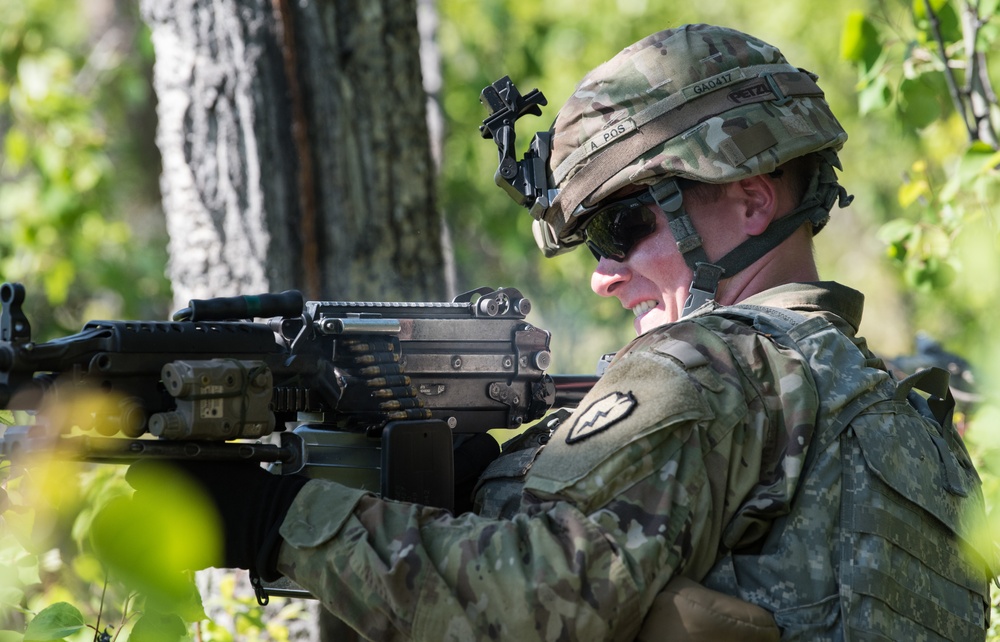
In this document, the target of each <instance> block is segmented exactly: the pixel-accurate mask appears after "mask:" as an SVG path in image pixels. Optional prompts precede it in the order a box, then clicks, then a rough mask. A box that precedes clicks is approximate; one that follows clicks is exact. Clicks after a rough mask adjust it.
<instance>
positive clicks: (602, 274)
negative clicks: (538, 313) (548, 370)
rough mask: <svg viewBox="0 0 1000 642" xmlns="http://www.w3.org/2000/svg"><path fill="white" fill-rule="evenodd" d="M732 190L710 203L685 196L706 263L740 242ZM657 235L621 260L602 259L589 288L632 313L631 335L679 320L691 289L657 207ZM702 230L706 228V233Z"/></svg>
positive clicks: (651, 206)
mask: <svg viewBox="0 0 1000 642" xmlns="http://www.w3.org/2000/svg"><path fill="white" fill-rule="evenodd" d="M737 198H738V197H737V194H736V192H735V190H730V189H727V190H726V193H725V195H724V196H722V197H721V198H719V199H718V200H715V201H712V202H710V203H709V202H704V201H699V200H696V199H689V198H687V197H685V202H684V206H685V209H686V210H687V212H688V215H689V216H690V217H691V220H692V222H693V223H694V225H695V229H697V230H698V232H699V233H700V234H701V237H702V239H703V243H704V245H705V251H706V252H707V253H708V256H709V258H710V259H714V258H718V257H719V256H722V255H723V254H724V253H725V252H726V251H728V249H729V248H732V247H735V245H736V244H737V243H738V242H739V241H740V240H741V239H740V238H738V234H739V232H738V231H737V230H738V226H736V225H733V223H734V222H735V221H732V220H730V219H734V218H735V217H736V215H737V214H736V213H737V212H738V211H739V210H738V206H739V203H738V200H737ZM649 207H650V208H651V209H652V210H653V211H655V213H656V230H655V231H654V232H653V233H652V234H650V235H649V236H646V237H645V238H643V239H642V240H641V241H639V242H638V243H636V244H635V246H634V247H632V249H631V251H630V252H629V253H628V254H627V255H626V256H625V258H624V259H622V260H621V261H616V260H613V259H609V258H601V259H600V260H599V261H598V263H597V267H596V268H595V269H594V273H593V275H592V276H591V279H590V287H591V288H592V289H593V290H594V292H596V293H597V294H599V295H601V296H613V297H617V298H618V300H619V301H621V304H622V307H624V308H626V309H628V310H631V311H632V313H633V314H635V320H634V321H633V325H634V327H635V331H636V334H642V333H644V332H648V331H649V330H651V329H653V328H656V327H659V326H661V325H665V324H667V323H673V322H674V321H677V319H679V318H680V316H681V311H682V310H683V309H684V302H685V301H686V300H687V297H688V294H689V292H688V290H689V289H690V287H691V279H692V276H693V275H692V273H691V270H690V269H689V268H688V266H687V264H686V263H685V262H684V258H683V256H681V253H680V251H679V250H678V249H677V244H676V242H675V240H674V237H673V234H671V232H670V229H669V227H668V223H667V218H666V215H664V214H663V212H662V211H661V210H660V209H659V207H657V206H656V205H650V206H649ZM703 227H711V230H710V231H709V233H707V234H706V230H704V229H702V228H703Z"/></svg>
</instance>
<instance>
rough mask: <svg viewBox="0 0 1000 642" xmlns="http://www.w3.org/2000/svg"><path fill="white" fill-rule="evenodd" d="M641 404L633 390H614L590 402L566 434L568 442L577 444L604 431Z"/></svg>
mask: <svg viewBox="0 0 1000 642" xmlns="http://www.w3.org/2000/svg"><path fill="white" fill-rule="evenodd" d="M638 405H639V402H638V401H636V399H635V397H634V396H633V395H632V393H631V392H626V393H621V392H617V391H616V392H612V393H611V394H609V395H607V396H605V397H601V398H600V399H598V400H597V401H595V402H594V403H592V404H590V407H588V408H587V409H586V410H585V411H584V412H583V414H581V415H580V416H579V417H578V418H577V420H576V422H575V423H574V424H573V426H572V427H571V428H570V429H569V433H568V434H567V435H566V443H567V444H575V443H577V442H579V441H583V440H584V439H586V438H587V437H591V436H593V435H596V434H597V433H599V432H603V431H605V430H607V429H608V428H610V427H611V426H613V425H615V424H616V423H618V422H619V421H621V420H622V419H624V418H626V417H628V416H629V415H630V414H632V411H633V410H635V408H636V407H637V406H638Z"/></svg>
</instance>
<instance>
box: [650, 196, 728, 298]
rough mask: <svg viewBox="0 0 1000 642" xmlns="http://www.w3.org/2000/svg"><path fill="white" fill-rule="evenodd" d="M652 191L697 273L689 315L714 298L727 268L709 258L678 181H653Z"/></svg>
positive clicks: (671, 230) (685, 255) (680, 246)
mask: <svg viewBox="0 0 1000 642" xmlns="http://www.w3.org/2000/svg"><path fill="white" fill-rule="evenodd" d="M649 193H650V195H651V196H652V197H653V200H655V201H656V204H657V205H658V206H659V207H660V209H661V210H663V213H664V214H666V215H667V223H668V224H669V225H670V233H671V234H673V237H674V242H675V243H677V249H678V250H679V251H680V253H681V256H682V257H683V258H684V262H685V263H687V265H688V267H689V268H691V272H692V273H693V274H694V277H693V278H692V279H691V287H689V288H688V298H687V300H686V301H685V302H684V309H683V310H682V311H681V316H682V317H686V316H687V315H688V314H690V313H691V312H693V311H694V310H697V309H698V308H700V307H701V306H703V305H705V304H706V303H708V302H709V301H714V300H715V293H716V291H717V290H718V289H719V281H720V280H722V275H723V274H725V273H726V270H725V268H723V267H722V266H720V265H716V264H714V263H712V262H711V261H709V260H708V255H707V254H705V248H704V246H703V245H702V243H701V236H700V235H699V234H698V231H697V230H695V229H694V224H693V223H692V222H691V217H690V216H688V213H687V211H685V209H684V195H683V194H682V193H681V189H680V187H679V186H678V185H677V181H676V180H674V179H667V180H665V181H661V182H659V183H657V184H655V185H650V186H649Z"/></svg>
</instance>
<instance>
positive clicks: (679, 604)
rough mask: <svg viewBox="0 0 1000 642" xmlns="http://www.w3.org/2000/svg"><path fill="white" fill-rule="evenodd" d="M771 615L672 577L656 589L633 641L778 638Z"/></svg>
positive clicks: (767, 641) (774, 641)
mask: <svg viewBox="0 0 1000 642" xmlns="http://www.w3.org/2000/svg"><path fill="white" fill-rule="evenodd" d="M779 638H780V633H779V631H778V625H777V624H775V622H774V617H772V616H771V614H770V613H769V612H768V611H766V610H765V609H762V608H761V607H759V606H757V605H756V604H751V603H750V602H745V601H743V600H741V599H739V598H736V597H733V596H731V595H726V594H725V593H719V592H718V591H713V590H711V589H708V588H705V587H704V586H702V585H701V584H698V583H697V582H695V581H694V580H691V579H688V578H686V577H680V576H678V577H675V578H673V579H672V580H670V582H668V583H667V585H666V586H665V587H663V590H662V591H660V592H659V593H657V595H656V599H654V600H653V606H652V607H651V608H650V609H649V613H648V614H647V615H646V619H645V620H643V622H642V630H641V631H639V636H638V637H637V638H636V642H661V641H662V640H670V641H671V642H721V641H724V640H740V641H741V642H778V640H779Z"/></svg>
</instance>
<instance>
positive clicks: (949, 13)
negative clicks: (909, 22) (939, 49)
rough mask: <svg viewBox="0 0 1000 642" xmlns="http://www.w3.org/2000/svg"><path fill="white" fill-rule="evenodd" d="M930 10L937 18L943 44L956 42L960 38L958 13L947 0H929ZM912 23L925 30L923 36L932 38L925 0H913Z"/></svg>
mask: <svg viewBox="0 0 1000 642" xmlns="http://www.w3.org/2000/svg"><path fill="white" fill-rule="evenodd" d="M930 5H931V10H932V11H933V12H934V15H936V16H937V19H938V29H939V30H940V31H941V38H942V39H944V42H945V45H948V44H949V43H952V42H957V41H959V40H961V39H962V24H961V22H960V20H959V18H958V13H956V12H955V8H954V7H953V6H952V5H951V3H950V2H949V1H948V0H930ZM913 24H914V25H915V26H916V27H917V28H918V29H920V30H922V31H924V32H926V33H925V34H924V38H925V40H926V41H930V40H931V39H933V38H934V35H933V33H931V21H930V19H929V18H928V14H927V6H926V4H925V0H913Z"/></svg>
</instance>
